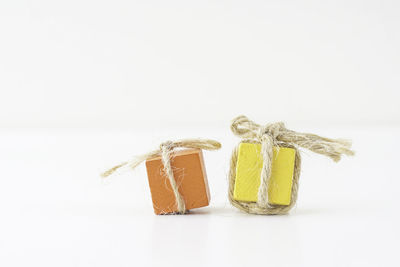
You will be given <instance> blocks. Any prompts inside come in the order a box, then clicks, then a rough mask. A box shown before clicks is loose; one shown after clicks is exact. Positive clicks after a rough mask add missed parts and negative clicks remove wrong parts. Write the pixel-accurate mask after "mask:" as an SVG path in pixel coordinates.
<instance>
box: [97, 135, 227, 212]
mask: <svg viewBox="0 0 400 267" xmlns="http://www.w3.org/2000/svg"><path fill="white" fill-rule="evenodd" d="M220 147H221V144H220V143H218V142H217V141H214V140H208V139H206V140H203V139H185V140H181V141H175V142H172V141H167V142H164V143H162V144H161V145H160V148H159V149H158V150H155V151H152V152H149V153H147V154H144V155H141V156H138V157H135V158H134V159H133V160H131V161H127V162H124V163H122V164H119V165H117V166H115V167H113V168H111V169H110V170H108V171H106V172H104V173H103V174H102V176H103V177H107V176H109V175H111V174H112V173H114V172H115V171H116V170H118V169H120V168H122V167H130V168H135V167H137V166H138V165H139V164H140V163H142V162H143V161H146V168H147V176H148V179H149V186H150V191H151V197H152V200H153V208H154V212H155V214H184V213H186V212H187V211H189V210H190V209H194V208H200V207H205V206H208V205H209V203H210V192H209V189H208V182H207V175H206V170H205V167H204V160H203V153H202V149H205V150H217V149H219V148H220Z"/></svg>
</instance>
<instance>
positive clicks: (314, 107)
mask: <svg viewBox="0 0 400 267" xmlns="http://www.w3.org/2000/svg"><path fill="white" fill-rule="evenodd" d="M399 13H400V2H399V1H396V0H336V1H320V0H311V1H310V0H306V1H304V0H303V1H293V0H291V1H279V0H268V1H265V0H255V1H250V2H249V1H231V0H223V1H221V0H217V1H187V0H170V1H162V0H147V1H134V0H112V1H111V0H108V1H107V0H69V1H54V0H35V1H29V0H1V1H0V77H1V78H0V88H1V89H0V126H1V125H5V126H7V127H21V125H27V126H34V127H37V126H44V127H48V126H58V127H70V126H73V127H76V126H78V127H91V126H96V127H97V126H110V125H112V126H118V127H120V126H123V127H125V126H126V125H128V126H129V125H134V124H136V125H138V124H140V125H143V126H145V125H153V124H159V125H160V124H163V125H170V124H171V123H173V124H178V125H179V124H182V123H185V124H188V123H192V124H197V123H202V124H203V125H204V126H207V125H210V124H214V125H215V124H219V123H220V122H222V121H229V120H230V119H232V118H233V117H234V116H237V115H238V114H241V113H245V114H247V115H248V116H250V117H251V118H253V119H255V120H256V121H262V120H266V119H267V120H268V121H276V120H284V121H286V122H288V123H293V122H296V121H301V122H312V123H320V121H322V120H323V121H325V122H327V123H332V122H334V123H352V124H354V123H358V124H365V125H368V123H370V122H371V121H372V122H379V123H382V122H385V123H392V122H395V123H400V109H399V108H398V99H399V98H400V95H399V88H400V79H399V75H398V73H400V64H399V62H400V50H399V49H398V48H399V47H400V31H399V28H400V16H399ZM283 103H284V104H285V107H284V108H283V107H282V104H283ZM166 106H167V107H168V108H167V109H166V108H165V107H166ZM144 111H145V112H146V115H145V116H143V113H144ZM182 111H184V112H182ZM200 111H201V112H200ZM266 114H267V115H268V117H266V116H265V115H266Z"/></svg>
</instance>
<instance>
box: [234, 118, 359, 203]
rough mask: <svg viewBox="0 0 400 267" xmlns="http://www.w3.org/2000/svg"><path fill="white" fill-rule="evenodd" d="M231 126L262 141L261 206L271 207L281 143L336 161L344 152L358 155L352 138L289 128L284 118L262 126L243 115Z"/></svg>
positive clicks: (240, 134)
mask: <svg viewBox="0 0 400 267" xmlns="http://www.w3.org/2000/svg"><path fill="white" fill-rule="evenodd" d="M231 130H232V132H233V133H234V134H235V135H236V136H239V137H241V138H243V139H247V140H252V141H256V142H258V143H261V155H262V157H263V166H262V170H261V183H260V187H259V189H258V200H257V205H258V206H259V207H261V208H268V207H269V204H268V182H269V178H270V176H271V164H272V159H273V147H274V146H276V147H279V145H280V144H290V145H293V146H299V147H302V148H306V149H308V150H311V151H313V152H315V153H318V154H322V155H325V156H327V157H330V158H331V159H332V160H334V161H335V162H337V161H339V160H340V158H341V155H342V154H344V155H349V156H350V155H354V152H353V151H352V150H351V149H350V148H351V142H350V141H348V140H344V139H329V138H325V137H321V136H318V135H315V134H308V133H298V132H295V131H291V130H288V129H286V127H285V125H284V123H283V122H276V123H270V124H267V125H265V126H261V125H259V124H257V123H255V122H253V121H251V120H249V119H248V118H247V117H246V116H243V115H242V116H239V117H237V118H235V119H234V120H233V121H232V124H231Z"/></svg>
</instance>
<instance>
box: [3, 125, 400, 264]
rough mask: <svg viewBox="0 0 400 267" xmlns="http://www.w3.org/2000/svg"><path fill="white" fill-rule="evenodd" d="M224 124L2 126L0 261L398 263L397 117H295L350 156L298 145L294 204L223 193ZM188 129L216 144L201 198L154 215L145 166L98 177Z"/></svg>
mask: <svg viewBox="0 0 400 267" xmlns="http://www.w3.org/2000/svg"><path fill="white" fill-rule="evenodd" d="M225 126H226V127H225V128H218V129H211V128H210V129H204V128H202V129H186V130H185V129H175V130H174V131H171V130H162V131H151V132H145V131H142V132H141V131H138V130H134V129H131V130H125V131H103V132H102V131H99V130H85V131H84V130H35V131H33V130H18V131H17V130H3V131H1V132H0V162H1V180H0V207H1V211H0V213H1V220H0V237H1V238H0V266H7V267H10V266H40V267H47V266H68V267H70V266H307V267H310V266H399V264H400V261H399V259H398V256H397V254H398V240H399V238H400V232H399V227H398V225H399V224H400V219H399V213H398V206H399V204H400V203H399V201H398V193H399V183H400V182H399V175H398V151H399V150H400V145H399V142H398V136H399V134H400V128H395V127H393V128H384V129H371V128H358V129H351V128H336V129H334V128H319V129H317V128H305V127H303V128H297V129H296V130H299V131H310V132H315V133H319V134H321V135H325V136H330V137H350V138H353V140H354V149H355V150H356V151H357V155H356V157H354V158H344V160H343V161H341V162H339V163H338V164H335V163H333V162H332V161H330V160H329V159H326V158H323V157H322V156H319V155H315V154H312V153H311V152H307V151H304V153H303V165H302V167H303V168H302V175H301V178H300V192H299V200H298V203H297V206H296V207H295V208H294V210H293V211H292V212H291V214H290V215H287V216H254V215H247V214H243V213H241V212H239V211H237V210H236V209H234V208H232V207H231V206H230V205H229V203H228V200H227V197H226V191H227V175H226V174H227V173H228V163H229V157H230V152H231V149H232V148H233V145H235V144H236V143H237V141H238V139H237V138H235V137H233V136H232V135H231V134H230V133H229V131H228V125H225ZM194 133H196V135H195V134H194ZM194 135H195V136H207V137H210V138H216V139H218V140H220V141H221V142H222V143H223V145H224V147H223V149H222V150H221V151H217V152H205V161H206V167H207V173H208V178H209V183H210V189H211V195H212V202H211V205H210V206H209V207H207V208H202V209H197V210H195V211H193V213H192V214H190V215H186V216H156V215H154V214H153V210H152V206H151V199H150V193H149V189H148V185H147V177H146V171H145V166H144V165H142V166H140V167H139V168H138V169H137V170H135V171H133V172H127V173H123V174H121V175H120V176H115V177H112V178H110V179H109V180H107V181H104V180H101V179H100V177H99V176H98V174H99V173H100V172H101V171H103V170H104V169H105V168H106V167H109V166H111V165H112V164H114V163H118V162H119V161H120V160H121V161H122V160H125V159H128V158H130V156H132V155H134V154H138V153H141V152H146V151H148V150H149V149H152V148H154V147H155V146H156V145H157V144H158V143H159V141H161V140H166V139H169V138H172V139H175V138H177V137H191V136H194ZM138 138H143V141H138Z"/></svg>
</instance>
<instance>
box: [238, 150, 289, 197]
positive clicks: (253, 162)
mask: <svg viewBox="0 0 400 267" xmlns="http://www.w3.org/2000/svg"><path fill="white" fill-rule="evenodd" d="M295 157H296V151H295V150H294V149H292V148H288V147H274V148H273V159H272V167H271V176H270V179H269V184H268V203H269V204H273V205H289V204H290V200H291V193H292V184H293V172H294V163H295ZM262 165H263V158H262V155H261V144H252V143H241V144H240V145H239V150H238V158H237V164H236V180H235V187H234V192H233V197H234V199H235V200H237V201H243V202H257V198H258V188H259V186H260V182H261V181H260V180H261V178H260V177H261V169H262Z"/></svg>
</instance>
